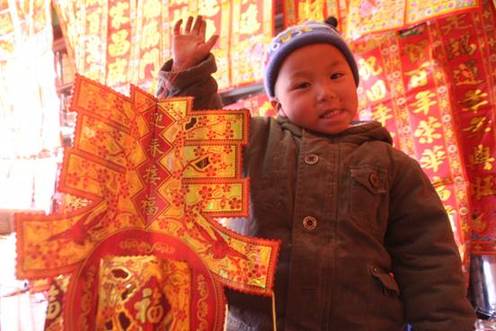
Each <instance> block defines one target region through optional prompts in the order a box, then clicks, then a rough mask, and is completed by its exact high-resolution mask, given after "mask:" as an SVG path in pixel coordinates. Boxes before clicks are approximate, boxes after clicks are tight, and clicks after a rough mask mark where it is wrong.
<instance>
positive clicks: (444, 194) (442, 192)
mask: <svg viewBox="0 0 496 331" xmlns="http://www.w3.org/2000/svg"><path fill="white" fill-rule="evenodd" d="M432 185H433V186H434V188H435V189H436V192H437V194H438V195H439V198H440V199H441V200H442V201H448V200H449V198H450V196H451V191H450V190H449V189H448V188H446V183H445V182H444V181H443V180H441V178H439V177H438V176H434V177H433V178H432Z"/></svg>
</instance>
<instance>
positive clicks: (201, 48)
mask: <svg viewBox="0 0 496 331" xmlns="http://www.w3.org/2000/svg"><path fill="white" fill-rule="evenodd" d="M182 21H183V20H182V19H180V20H179V21H177V22H176V24H175V25H174V35H173V37H172V59H173V63H172V71H182V70H185V69H188V68H190V67H192V66H194V65H196V64H198V63H200V62H201V61H202V60H203V59H204V58H205V57H207V55H208V53H210V50H211V49H212V47H213V46H214V45H215V43H216V42H217V39H218V38H219V35H213V36H212V37H210V39H208V41H206V42H205V30H206V27H207V24H206V22H205V20H204V19H203V18H202V17H201V16H197V17H196V20H195V22H194V24H193V17H192V16H190V17H188V20H187V21H186V26H185V27H184V31H181V24H182Z"/></svg>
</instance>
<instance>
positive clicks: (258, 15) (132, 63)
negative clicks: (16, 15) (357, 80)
mask: <svg viewBox="0 0 496 331" xmlns="http://www.w3.org/2000/svg"><path fill="white" fill-rule="evenodd" d="M55 8H56V9H57V14H58V16H59V18H60V21H61V26H62V27H63V30H64V35H65V37H66V40H67V42H68V47H69V50H70V54H72V55H73V56H74V57H75V63H76V68H77V70H78V72H80V73H82V74H84V75H86V76H88V77H89V78H91V79H94V80H97V81H99V82H100V83H103V84H106V85H108V86H110V87H112V88H114V89H117V90H119V91H120V92H121V93H127V84H129V83H133V84H135V85H137V86H139V87H140V88H143V89H145V90H147V91H148V92H154V91H155V88H156V86H155V84H156V83H155V82H156V79H155V77H156V74H157V72H158V70H159V69H160V65H161V64H162V63H163V62H165V60H166V59H168V58H170V55H171V52H170V47H171V35H172V27H173V26H174V23H175V22H176V21H177V20H178V19H180V18H182V19H183V21H184V22H185V20H186V19H187V17H188V16H190V15H191V16H196V15H198V14H201V15H202V16H203V17H204V18H205V20H206V22H207V37H209V36H210V35H212V34H213V33H216V34H219V35H220V38H219V41H218V42H217V45H216V46H215V48H214V49H213V53H214V54H215V55H216V58H217V67H218V71H217V73H216V74H215V77H216V79H217V81H218V83H219V87H220V89H228V88H231V87H234V86H239V85H243V84H249V83H253V82H255V81H259V80H261V79H262V69H261V68H262V64H263V58H264V57H263V50H264V45H265V44H267V43H268V42H269V41H270V39H271V37H272V34H273V10H272V1H262V0H256V1H255V0H254V1H248V2H246V1H240V0H222V1H221V0H196V1H182V0H173V1H168V2H162V1H159V0H147V1H143V0H140V1H128V0H112V1H102V0H97V1H91V2H88V3H86V4H81V3H80V2H78V1H75V0H63V1H57V2H56V3H55ZM103 55H105V56H103Z"/></svg>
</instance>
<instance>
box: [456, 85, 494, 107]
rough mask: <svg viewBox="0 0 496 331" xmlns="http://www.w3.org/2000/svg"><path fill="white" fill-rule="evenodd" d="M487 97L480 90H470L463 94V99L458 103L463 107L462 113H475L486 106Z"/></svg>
mask: <svg viewBox="0 0 496 331" xmlns="http://www.w3.org/2000/svg"><path fill="white" fill-rule="evenodd" d="M486 97H487V93H486V92H482V91H481V90H479V89H477V90H470V91H467V92H466V93H465V98H464V99H463V100H462V101H461V102H460V103H461V104H462V105H463V106H465V107H464V108H463V111H469V110H471V111H473V112H474V113H477V112H478V111H479V108H480V107H482V106H485V105H487V104H488V103H489V102H488V101H487V100H485V98H486Z"/></svg>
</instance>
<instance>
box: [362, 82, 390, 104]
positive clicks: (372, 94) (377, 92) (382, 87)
mask: <svg viewBox="0 0 496 331" xmlns="http://www.w3.org/2000/svg"><path fill="white" fill-rule="evenodd" d="M366 94H367V97H368V98H369V100H370V101H378V100H381V99H384V98H385V97H386V84H385V83H384V81H383V80H382V79H379V80H378V81H377V82H375V83H374V85H372V87H371V88H370V90H369V91H367V92H366Z"/></svg>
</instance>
